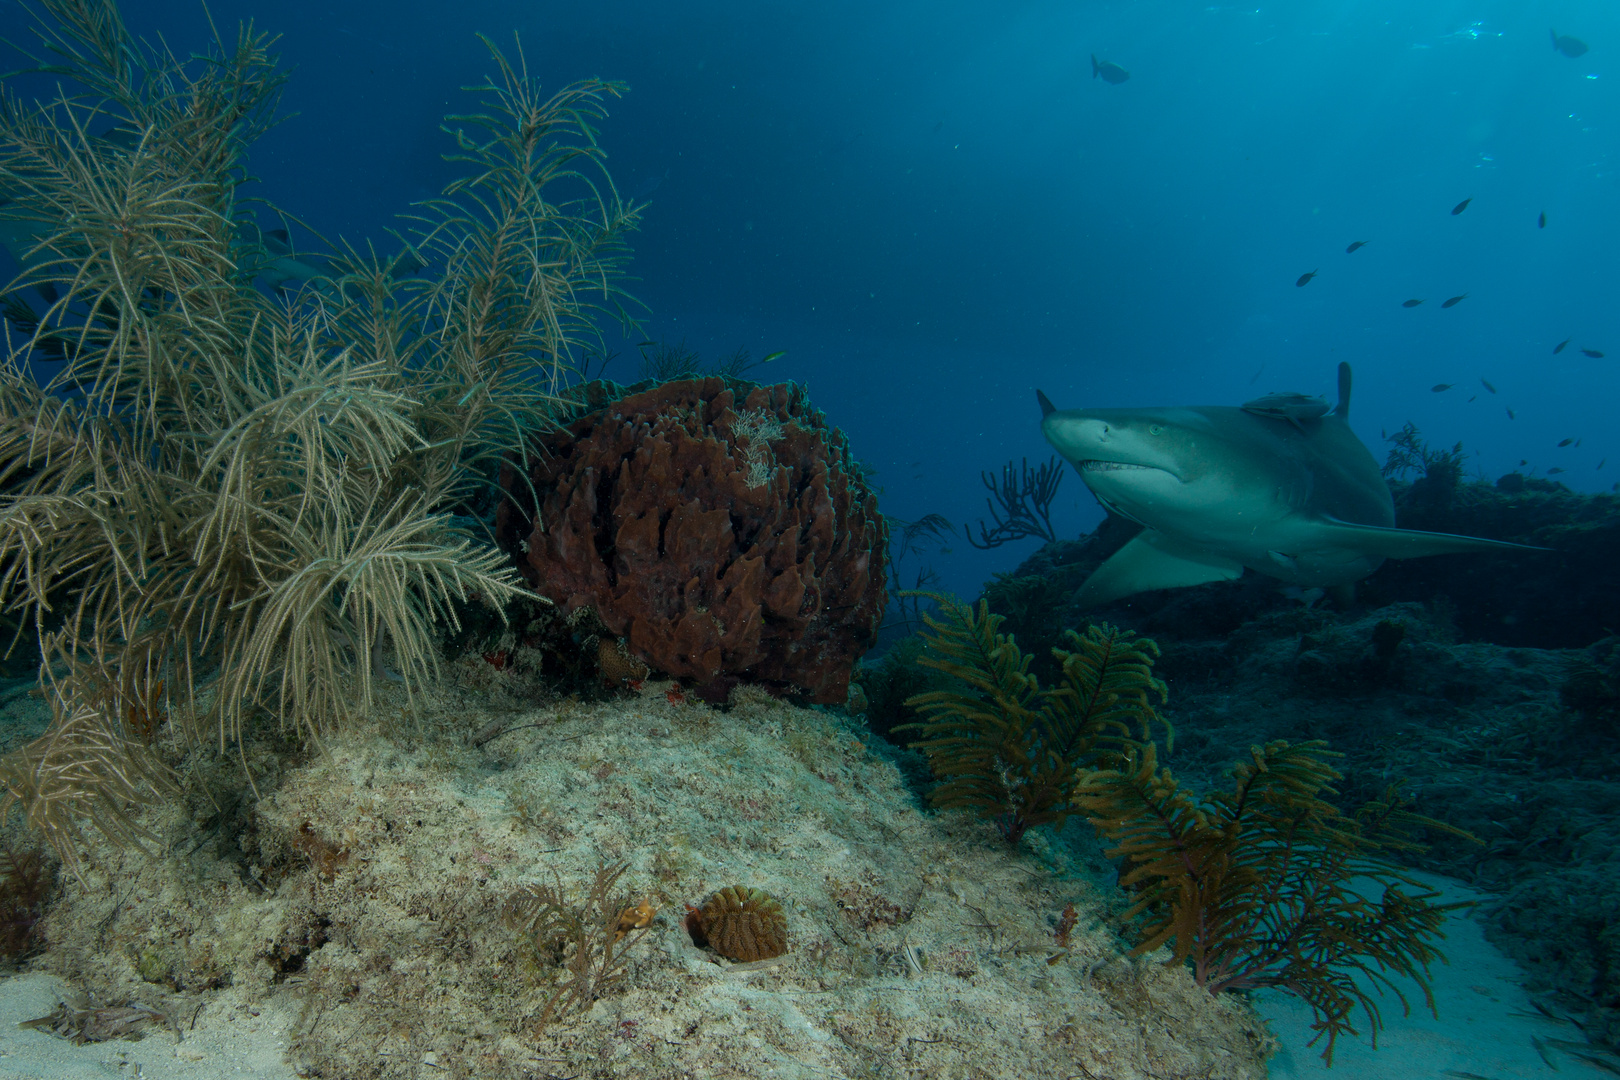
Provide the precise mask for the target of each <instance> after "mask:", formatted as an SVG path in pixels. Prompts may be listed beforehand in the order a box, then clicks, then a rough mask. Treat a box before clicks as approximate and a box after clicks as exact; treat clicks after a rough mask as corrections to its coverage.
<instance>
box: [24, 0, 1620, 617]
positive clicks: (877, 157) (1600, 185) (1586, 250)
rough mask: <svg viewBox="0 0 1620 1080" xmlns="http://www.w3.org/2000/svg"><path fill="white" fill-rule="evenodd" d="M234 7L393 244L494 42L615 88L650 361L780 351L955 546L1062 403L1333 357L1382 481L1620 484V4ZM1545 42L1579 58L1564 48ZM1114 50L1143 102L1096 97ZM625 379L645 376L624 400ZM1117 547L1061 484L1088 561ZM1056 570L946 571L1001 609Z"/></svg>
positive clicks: (1236, 378) (905, 501)
mask: <svg viewBox="0 0 1620 1080" xmlns="http://www.w3.org/2000/svg"><path fill="white" fill-rule="evenodd" d="M122 9H123V12H124V15H125V18H126V20H127V21H128V23H129V25H130V26H131V27H132V28H133V29H134V30H135V31H136V32H137V33H138V34H140V35H143V36H146V37H148V38H149V39H156V38H158V37H162V38H163V39H165V40H166V41H167V42H168V43H169V44H170V45H171V46H172V47H173V48H174V49H175V50H176V51H177V52H182V53H183V52H185V51H189V50H192V49H201V48H202V47H203V45H204V44H205V37H204V35H205V34H206V33H207V21H206V19H205V18H204V16H203V12H202V10H201V8H200V6H199V5H196V4H192V3H175V2H173V0H162V2H153V0H137V2H129V3H125V4H123V5H122ZM209 11H210V12H211V14H212V18H213V20H214V22H215V23H216V24H217V25H218V26H219V27H220V28H221V30H222V31H223V32H224V33H225V34H226V35H227V36H229V35H231V34H232V33H233V30H232V28H233V27H234V26H235V24H236V23H237V22H238V21H240V20H245V19H252V20H254V21H255V22H256V24H257V25H258V27H259V28H261V29H267V30H271V31H274V32H278V33H280V34H282V35H283V36H282V39H281V42H280V46H279V47H280V49H281V51H282V55H283V57H284V59H285V61H286V62H287V63H288V64H290V65H292V66H293V67H295V68H296V72H295V74H294V76H293V78H292V81H291V83H290V84H289V86H288V89H287V93H286V97H285V106H286V108H287V110H288V111H289V112H292V113H295V114H296V115H293V116H291V117H290V118H289V119H288V120H287V121H286V122H285V123H283V124H282V125H281V126H280V127H279V128H277V129H276V130H274V131H273V132H271V133H270V134H269V135H268V136H267V137H266V138H265V139H264V140H263V141H262V142H261V143H260V144H259V146H258V148H257V150H256V151H255V153H254V156H253V159H252V167H253V169H254V171H255V172H256V173H257V175H258V176H259V177H260V178H261V181H262V184H261V185H260V187H259V189H258V192H259V193H260V194H262V195H263V196H264V197H266V198H268V199H270V200H272V201H273V202H275V203H277V204H278V205H280V206H282V207H284V208H286V209H287V210H289V211H290V212H292V213H294V214H296V215H298V216H299V217H301V218H303V219H304V220H306V221H307V222H309V223H310V224H311V225H312V226H314V227H315V228H316V229H318V230H320V231H321V232H322V233H324V234H325V235H327V236H330V237H337V236H343V237H345V238H348V239H349V240H351V241H356V242H364V241H365V240H367V239H370V240H374V241H377V242H379V243H386V242H387V236H386V233H385V230H386V229H387V228H388V227H390V226H391V225H395V224H396V222H395V220H394V216H395V215H396V214H398V213H401V212H406V211H408V210H409V207H410V204H411V203H412V202H414V201H417V200H421V199H424V198H427V197H430V196H431V195H433V194H435V193H437V192H438V191H439V190H440V188H441V187H442V186H443V185H444V184H445V183H446V182H447V181H448V180H450V179H451V178H452V177H453V176H455V175H456V168H455V166H453V165H450V164H448V163H446V162H445V161H444V160H442V157H441V155H443V154H444V153H445V152H446V151H447V150H448V149H450V144H449V140H448V138H447V136H446V135H445V134H444V133H443V132H442V131H441V130H440V123H441V117H442V115H443V114H445V113H447V112H456V111H461V110H465V109H468V108H469V107H470V106H471V104H472V101H471V98H470V96H469V95H467V94H465V93H463V92H462V91H461V89H460V88H461V87H463V86H466V85H468V84H472V83H476V82H478V81H480V79H481V78H483V77H485V76H487V75H489V74H490V73H491V71H492V64H491V63H490V61H489V58H488V54H487V52H486V50H485V47H484V46H483V45H482V44H481V43H480V41H479V40H478V38H477V36H476V35H477V34H478V33H484V34H488V35H490V36H491V37H492V38H494V39H495V40H496V41H497V42H500V43H502V44H503V45H508V46H509V45H510V44H511V41H512V34H513V33H514V32H516V33H517V34H518V35H519V36H520V39H521V41H522V46H523V50H524V53H525V55H526V57H527V61H528V64H529V67H530V70H531V71H532V72H534V73H537V74H538V75H539V76H540V77H541V78H542V80H543V81H544V82H545V83H546V84H547V85H549V86H551V87H558V88H560V87H561V86H563V85H564V84H566V83H568V82H570V81H572V80H574V79H577V78H581V77H585V76H593V75H599V76H602V77H606V78H611V79H620V80H624V81H625V82H627V83H628V84H629V85H630V87H631V92H630V93H629V95H628V96H627V97H625V98H624V99H623V100H621V101H619V102H617V103H616V104H615V105H614V106H613V114H612V116H611V118H610V119H609V121H608V122H607V123H606V125H605V126H604V128H603V130H602V141H603V144H604V145H605V147H606V148H607V150H608V152H609V155H610V157H609V166H610V168H611V170H612V172H613V175H614V177H615V179H616V181H617V182H618V184H619V186H620V188H621V190H622V191H623V192H624V193H626V194H630V195H636V196H640V197H645V198H647V199H649V200H650V203H651V205H650V207H649V209H648V212H647V215H646V219H645V223H644V228H643V230H642V232H641V233H640V234H639V235H638V236H636V237H635V238H634V246H635V250H636V258H635V262H634V266H633V272H634V273H635V275H636V276H637V277H638V278H639V279H640V280H639V281H638V282H636V283H635V285H634V286H633V291H634V292H635V293H636V295H637V296H639V297H640V298H641V299H642V300H643V301H645V303H646V304H647V306H648V314H647V316H646V319H645V323H644V330H645V335H646V337H649V338H662V339H665V340H668V341H672V342H675V341H685V342H686V343H687V344H688V345H690V346H692V347H694V348H696V349H698V350H699V351H700V352H702V353H703V354H704V355H705V356H707V357H718V356H720V355H723V354H726V353H729V352H731V351H732V350H734V349H736V348H737V347H739V346H746V347H747V348H749V349H750V350H751V351H752V352H753V353H754V355H756V356H759V355H763V354H766V353H769V352H773V351H776V350H782V349H785V350H787V354H786V356H784V357H782V358H781V359H779V360H777V361H775V362H774V363H773V364H772V365H771V366H770V367H769V368H765V369H760V371H759V372H757V373H756V374H757V375H759V376H760V377H763V378H766V379H769V380H771V381H776V380H781V379H789V378H791V379H794V380H798V381H801V382H804V383H807V384H808V385H809V387H810V390H811V394H812V399H813V400H814V402H815V403H816V404H817V405H818V406H819V407H821V408H822V409H823V410H825V411H826V413H827V414H828V416H829V418H830V419H831V420H832V422H833V423H835V424H837V425H838V426H840V427H842V428H844V429H845V430H846V431H847V432H848V433H849V434H850V437H851V439H852V441H853V445H854V449H855V452H856V453H857V455H859V456H860V457H861V458H862V459H863V460H864V461H866V462H868V463H869V464H870V465H872V466H873V467H875V468H876V469H877V470H878V473H877V476H876V483H877V484H878V485H879V486H880V487H881V488H882V506H883V509H884V510H885V511H886V512H887V513H889V514H892V515H895V516H896V517H898V518H901V519H915V518H917V517H920V516H921V515H923V514H926V513H939V514H943V515H945V516H946V517H947V518H949V519H950V520H951V521H952V522H953V524H954V525H955V526H956V527H957V530H958V535H960V530H961V527H962V526H963V525H964V524H966V523H970V522H973V521H975V520H976V519H978V518H980V517H982V516H984V495H985V491H984V489H983V487H982V485H981V483H980V472H981V470H999V469H1000V467H1001V465H1002V463H1004V462H1006V461H1008V460H1009V459H1012V460H1017V459H1020V458H1023V457H1028V458H1030V459H1031V460H1032V461H1041V460H1045V459H1046V458H1047V456H1048V455H1049V453H1050V448H1049V447H1048V446H1047V445H1046V443H1045V442H1044V440H1043V439H1042V438H1041V435H1040V431H1039V427H1038V420H1039V415H1040V414H1039V411H1038V409H1037V407H1036V404H1035V395H1034V391H1035V389H1036V388H1037V387H1039V388H1041V389H1044V390H1045V392H1046V393H1047V394H1048V395H1049V396H1050V397H1051V398H1052V400H1053V401H1054V402H1056V403H1057V405H1058V406H1059V407H1060V408H1071V407H1073V408H1078V407H1100V406H1115V405H1159V404H1236V403H1238V402H1240V401H1243V400H1245V399H1247V398H1249V397H1253V396H1256V395H1257V394H1259V393H1262V392H1265V391H1268V390H1303V391H1307V392H1311V393H1323V394H1328V395H1329V396H1331V393H1332V387H1333V376H1334V367H1335V365H1336V364H1337V363H1338V362H1339V361H1341V360H1347V361H1349V362H1350V363H1351V364H1352V365H1354V368H1355V375H1356V409H1355V412H1354V414H1353V415H1354V423H1355V426H1356V428H1357V430H1358V432H1359V433H1360V435H1361V436H1362V438H1363V440H1364V441H1365V442H1367V443H1368V444H1369V446H1371V447H1372V449H1373V451H1374V453H1375V455H1377V456H1378V457H1380V458H1381V457H1382V456H1383V452H1384V449H1385V447H1384V445H1383V444H1382V442H1381V437H1382V433H1384V432H1391V433H1392V432H1394V431H1396V430H1398V429H1399V428H1400V427H1401V426H1402V424H1404V423H1406V422H1408V421H1410V422H1413V423H1416V424H1417V425H1418V426H1419V428H1420V429H1421V430H1422V432H1423V434H1424V436H1425V437H1426V438H1429V439H1431V440H1432V441H1434V442H1435V443H1438V444H1445V445H1448V446H1449V445H1450V444H1451V443H1453V442H1456V441H1459V440H1460V441H1461V442H1462V443H1463V445H1464V447H1465V448H1466V450H1467V452H1468V454H1469V463H1470V469H1471V470H1472V469H1477V470H1479V471H1481V472H1483V474H1485V475H1487V476H1491V477H1494V476H1497V475H1499V474H1501V473H1503V472H1506V471H1508V470H1510V469H1513V468H1519V467H1520V465H1519V463H1520V461H1521V460H1522V461H1525V462H1527V464H1526V465H1524V466H1522V468H1523V469H1524V471H1526V472H1530V471H1532V470H1533V471H1534V472H1535V474H1536V475H1547V474H1548V472H1549V470H1551V469H1554V468H1558V469H1563V470H1567V471H1564V472H1562V473H1558V474H1554V475H1555V476H1556V478H1557V479H1559V480H1561V481H1563V482H1564V483H1566V484H1569V485H1570V486H1571V487H1573V488H1575V489H1577V490H1606V489H1608V488H1609V487H1610V485H1611V484H1612V483H1614V481H1615V480H1616V479H1620V475H1617V474H1620V438H1617V437H1616V435H1615V434H1614V431H1615V425H1614V423H1613V411H1614V405H1615V400H1616V394H1615V391H1616V389H1617V387H1620V377H1617V375H1616V365H1617V364H1620V304H1616V303H1615V301H1614V295H1613V294H1614V289H1615V285H1616V282H1617V278H1620V274H1617V271H1616V268H1615V261H1614V260H1615V257H1616V252H1617V251H1620V215H1616V213H1615V212H1614V205H1615V198H1616V194H1617V190H1620V185H1617V179H1620V160H1617V159H1616V150H1617V144H1616V131H1617V126H1616V121H1617V119H1620V100H1617V88H1620V70H1617V69H1616V68H1615V66H1614V61H1613V59H1612V58H1613V56H1614V55H1615V54H1614V51H1613V48H1612V44H1613V43H1615V42H1620V8H1616V7H1615V6H1614V5H1612V4H1607V3H1599V2H1596V0H1570V2H1562V3H1542V2H1532V3H1524V2H1515V3H1509V2H1494V3H1461V2H1424V3H1409V2H1403V3H1396V2H1393V0H1373V2H1340V3H1326V2H1300V3H1293V4H1287V5H1276V6H1273V5H1260V6H1255V5H1253V4H1250V5H1226V4H1202V3H1173V2H1137V3H1124V2H1113V3H1084V4H1074V3H1051V2H1042V3H997V4H964V3H939V2H935V3H927V4H924V3H918V2H891V3H882V4H872V3H870V2H864V3H849V2H839V0H833V2H822V3H815V4H809V3H752V4H743V3H715V2H681V3H676V4H652V3H645V2H638V3H628V2H623V3H621V2H602V3H592V4H560V3H525V4H517V3H507V2H490V0H468V2H461V3H455V4H439V3H435V4H424V3H404V4H399V3H379V2H369V0H368V2H345V3H342V4H327V3H307V2H302V0H292V2H282V3H276V4H266V3H255V2H242V0H213V2H212V3H210V5H209ZM17 19H18V13H17V10H16V9H15V8H13V9H12V10H11V12H10V13H9V14H7V15H6V20H7V21H8V22H10V23H13V24H15V22H16V21H17ZM1552 28H1556V31H1557V33H1559V34H1567V35H1573V36H1575V37H1578V38H1580V39H1582V40H1583V41H1585V42H1586V43H1588V44H1589V45H1590V46H1591V50H1590V51H1589V52H1587V53H1586V54H1584V55H1581V56H1579V57H1576V58H1572V57H1570V56H1567V55H1565V54H1563V53H1561V52H1559V51H1557V50H1555V48H1554V47H1553V42H1552V37H1551V35H1550V33H1549V30H1550V29H1552ZM1093 55H1095V56H1096V57H1097V58H1098V59H1099V60H1103V61H1108V62H1110V63H1113V64H1117V65H1118V66H1119V67H1120V68H1123V69H1125V70H1126V71H1128V72H1129V76H1130V77H1129V78H1128V79H1127V80H1125V81H1123V82H1118V83H1115V82H1110V81H1107V80H1104V79H1101V78H1097V77H1094V75H1093V69H1092V56H1093ZM1464 199H1470V200H1472V201H1471V202H1470V203H1469V204H1468V206H1467V208H1466V209H1465V210H1464V211H1463V212H1461V213H1456V214H1453V213H1452V209H1453V207H1454V206H1456V205H1457V204H1458V203H1459V202H1461V201H1462V200H1464ZM1542 214H1545V221H1546V224H1545V227H1540V226H1539V224H1538V218H1539V215H1542ZM1358 240H1359V241H1366V246H1365V247H1363V248H1361V249H1360V250H1358V251H1356V252H1354V253H1351V254H1347V253H1346V251H1345V248H1346V246H1347V245H1348V244H1350V243H1351V242H1352V241H1358ZM1310 271H1316V272H1317V276H1316V277H1314V278H1313V279H1311V280H1310V281H1308V282H1307V284H1305V285H1303V286H1299V285H1296V281H1297V280H1298V279H1299V278H1300V276H1301V275H1303V274H1305V273H1307V272H1310ZM1463 294H1466V297H1467V298H1466V299H1465V300H1462V301H1461V302H1459V303H1457V304H1456V305H1454V306H1453V307H1451V308H1443V307H1442V306H1441V305H1442V301H1444V300H1446V299H1447V298H1449V297H1453V296H1458V295H1463ZM1408 299H1423V300H1424V301H1425V302H1424V303H1423V304H1421V305H1419V306H1417V307H1414V308H1405V307H1403V306H1402V303H1403V301H1406V300H1408ZM637 337H638V336H637V335H632V336H631V337H630V338H629V339H627V343H628V342H633V341H634V340H637ZM1565 339H1570V344H1569V346H1568V347H1567V348H1565V349H1564V350H1563V351H1562V352H1560V353H1558V354H1556V355H1554V352H1553V348H1554V346H1555V345H1557V344H1558V343H1559V342H1561V341H1564V340H1565ZM1583 349H1590V350H1593V351H1596V352H1603V353H1606V354H1607V356H1605V357H1601V358H1599V357H1592V356H1588V355H1586V354H1585V353H1583V352H1582V350H1583ZM636 369H637V358H636V354H635V350H634V348H633V347H631V348H627V349H625V352H624V355H623V356H622V357H621V358H620V359H619V360H617V361H616V362H615V363H614V364H613V365H611V366H610V367H609V368H608V370H607V372H606V374H607V375H608V377H610V378H616V379H619V380H620V381H631V380H633V379H634V378H635V377H636V373H637V370H636ZM1485 382H1488V383H1489V384H1490V386H1491V387H1492V388H1494V392H1492V390H1491V389H1488V388H1487V387H1486V386H1485V385H1484V383H1485ZM1445 384H1450V389H1447V390H1443V391H1439V392H1436V391H1435V390H1433V389H1431V388H1433V387H1436V386H1441V385H1445ZM1510 410H1511V411H1512V418H1510V415H1509V411H1510ZM1564 439H1579V440H1580V443H1579V445H1578V446H1577V445H1574V444H1571V445H1569V446H1566V447H1562V448H1560V447H1559V446H1558V445H1557V444H1558V443H1559V442H1560V441H1562V440H1564ZM1611 457H1612V458H1613V459H1614V460H1613V461H1612V462H1606V459H1608V458H1611ZM1600 463H1602V464H1601V467H1600ZM1100 516H1101V514H1100V511H1099V509H1098V507H1097V506H1096V504H1095V501H1094V500H1093V499H1092V497H1091V495H1090V494H1089V492H1087V491H1086V489H1085V488H1084V486H1083V485H1082V484H1081V483H1080V482H1079V478H1078V477H1076V476H1074V475H1073V474H1072V472H1071V473H1070V475H1068V476H1067V478H1066V480H1065V481H1064V487H1063V491H1062V493H1061V495H1060V497H1059V499H1058V502H1057V508H1056V513H1055V517H1056V520H1057V524H1058V527H1059V532H1060V535H1066V536H1073V535H1076V534H1077V533H1078V532H1080V531H1081V530H1083V529H1087V528H1090V527H1091V526H1092V525H1093V524H1094V523H1095V522H1096V521H1097V520H1098V519H1099V518H1100ZM1038 543H1039V542H1038V541H1035V540H1026V541H1022V542H1020V543H1017V544H1013V545H1009V546H1007V547H1003V548H1000V549H997V550H993V551H989V552H979V551H975V550H973V549H972V548H970V547H969V545H968V544H966V543H965V542H961V541H960V540H958V541H957V542H955V543H952V544H950V545H948V548H947V549H946V550H935V551H933V552H931V553H930V554H928V555H927V556H926V561H928V562H929V563H931V564H932V565H933V566H934V568H935V569H936V570H937V571H938V572H939V573H940V574H941V575H942V578H943V584H944V585H945V586H946V587H948V588H952V589H955V590H957V591H959V592H962V593H964V594H966V595H969V596H971V595H974V594H975V593H976V592H977V590H978V587H979V585H980V584H981V583H982V582H983V581H984V579H985V578H986V577H987V576H988V575H989V574H990V573H991V572H993V571H997V570H1008V569H1011V568H1012V567H1013V566H1014V565H1015V564H1016V563H1017V562H1018V561H1019V560H1020V559H1021V558H1023V557H1024V556H1025V555H1027V554H1029V553H1030V552H1032V551H1033V550H1034V549H1035V548H1036V547H1037V546H1038Z"/></svg>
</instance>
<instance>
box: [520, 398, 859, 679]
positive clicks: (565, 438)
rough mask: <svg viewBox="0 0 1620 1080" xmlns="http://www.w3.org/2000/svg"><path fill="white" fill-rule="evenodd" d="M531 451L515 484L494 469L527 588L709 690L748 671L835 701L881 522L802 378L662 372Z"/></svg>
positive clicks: (855, 640) (855, 648) (840, 439)
mask: <svg viewBox="0 0 1620 1080" xmlns="http://www.w3.org/2000/svg"><path fill="white" fill-rule="evenodd" d="M589 389H590V390H591V391H592V396H593V397H594V398H595V399H596V400H600V397H601V393H600V392H599V391H597V389H596V387H595V386H593V387H592V388H589ZM535 451H536V453H535V457H534V459H533V460H534V462H535V464H534V465H533V466H532V470H531V473H530V476H529V477H528V483H525V482H524V478H523V477H521V476H520V475H518V473H517V472H516V470H514V469H512V468H510V467H509V468H507V469H506V470H505V472H504V474H503V477H502V483H503V486H504V487H505V490H506V492H507V499H506V500H505V502H504V503H503V505H502V506H501V509H500V515H499V520H498V525H497V530H498V535H499V536H500V538H501V541H502V543H503V544H504V545H506V546H507V547H508V548H509V549H511V550H515V551H517V552H520V553H522V555H521V561H522V563H523V565H524V571H525V574H526V575H527V577H528V579H529V583H530V585H531V586H533V587H534V588H535V589H536V591H538V592H540V593H542V594H543V595H545V596H547V597H550V598H551V599H553V600H555V601H557V602H558V603H559V604H561V605H562V606H563V607H564V609H565V610H567V611H570V612H571V611H574V610H577V609H579V608H582V607H587V606H588V607H591V608H594V609H595V611H596V613H597V615H598V617H599V618H600V619H601V621H602V623H603V624H604V625H605V626H606V627H607V628H608V629H609V630H610V631H612V632H613V633H615V634H618V635H620V636H621V637H623V638H624V639H625V641H626V643H627V644H628V647H629V649H630V652H631V653H633V654H634V655H636V656H638V657H640V658H641V659H642V660H645V661H646V662H647V663H648V664H650V665H651V666H652V667H654V668H656V669H658V670H659V671H662V672H665V673H666V674H669V675H674V676H677V677H682V678H687V679H691V680H692V681H693V682H694V683H696V684H697V686H698V690H699V693H700V694H702V695H703V696H705V697H708V698H710V699H714V698H724V696H725V693H726V692H727V691H728V690H729V689H730V687H731V686H732V685H734V684H735V683H737V682H739V681H749V682H755V683H760V684H763V685H765V686H768V687H773V688H775V689H778V690H783V691H796V692H802V693H805V694H808V695H809V696H810V697H811V698H812V699H813V700H815V701H818V702H827V703H837V704H842V703H843V701H844V700H845V697H846V695H847V693H848V686H849V674H850V668H851V666H852V665H853V664H854V662H855V660H856V658H858V657H859V656H860V655H861V654H862V653H863V652H865V651H866V650H867V649H868V648H869V647H870V646H871V645H872V643H873V642H874V641H875V639H876V636H877V628H878V624H879V622H880V621H881V619H882V615H883V609H884V607H885V605H886V603H887V594H886V592H885V583H884V573H883V550H884V548H885V546H886V544H887V542H888V530H887V527H886V526H885V524H884V521H883V517H882V515H881V514H879V513H878V509H877V498H876V496H875V495H874V494H873V492H872V491H871V489H870V488H869V487H868V486H867V484H866V482H865V480H864V478H863V477H862V474H861V470H860V467H859V465H858V464H857V463H856V462H855V460H854V458H853V457H852V456H851V454H850V452H849V448H848V444H847V441H846V439H845V438H844V436H843V434H842V433H841V432H839V431H838V430H836V429H835V428H832V427H830V426H829V425H828V424H827V422H826V419H825V418H824V417H823V416H822V415H821V413H820V412H818V411H816V410H815V409H813V408H811V406H810V403H809V401H808V399H807V398H806V396H805V393H804V390H803V389H802V388H801V387H798V386H795V385H793V384H792V383H784V384H780V385H775V386H755V385H753V384H749V383H742V382H739V381H737V380H727V379H721V378H708V379H687V380H679V381H674V382H667V383H663V384H659V385H656V386H653V387H652V388H650V389H646V390H643V391H641V392H639V393H633V394H630V395H629V396H627V397H622V398H620V399H618V400H616V401H610V402H608V403H607V404H606V405H605V406H604V407H601V408H598V409H596V410H594V411H592V412H590V413H587V414H586V415H584V416H582V417H580V418H579V419H577V420H575V421H574V422H573V423H571V424H569V425H568V426H567V427H565V428H562V429H560V430H557V431H553V432H548V433H546V434H544V435H542V436H540V437H539V438H538V440H537V445H536V447H535ZM537 504H538V505H537ZM524 541H526V548H525V545H524V543H523V542H524Z"/></svg>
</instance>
